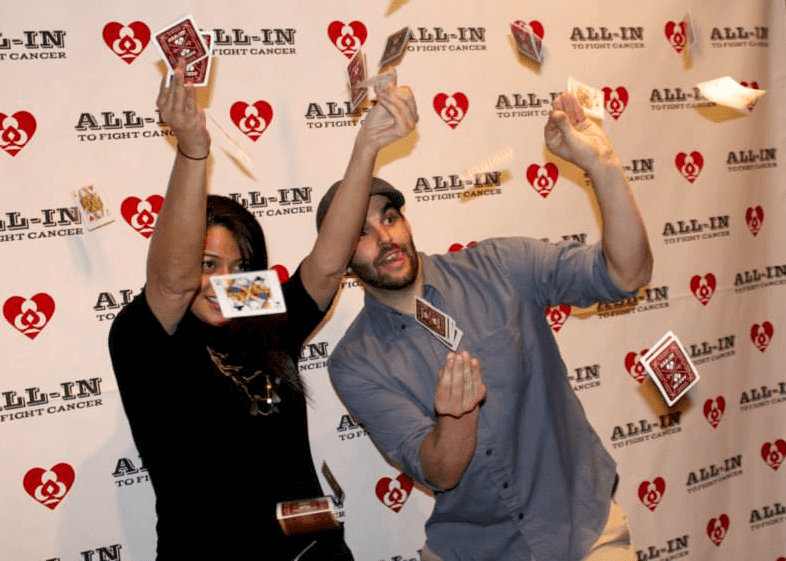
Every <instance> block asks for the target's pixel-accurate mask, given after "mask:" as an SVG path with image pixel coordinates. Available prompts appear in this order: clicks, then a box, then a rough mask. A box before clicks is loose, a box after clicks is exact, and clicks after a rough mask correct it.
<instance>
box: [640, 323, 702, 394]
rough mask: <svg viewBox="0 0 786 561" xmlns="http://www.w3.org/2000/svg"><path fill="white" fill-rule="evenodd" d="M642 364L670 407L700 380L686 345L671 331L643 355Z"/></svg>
mask: <svg viewBox="0 0 786 561" xmlns="http://www.w3.org/2000/svg"><path fill="white" fill-rule="evenodd" d="M641 364H642V366H644V369H645V370H646V371H647V373H648V374H649V375H650V377H651V378H652V380H653V382H655V385H656V386H658V389H659V390H660V393H661V394H662V395H663V398H664V399H665V400H666V404H667V405H668V406H669V407H671V406H672V405H674V404H675V403H677V401H679V400H680V398H682V397H683V396H684V395H685V394H686V393H688V390H690V389H691V388H692V387H693V386H694V385H696V382H698V381H699V373H698V372H697V371H696V367H695V366H693V362H691V359H690V356H688V353H687V352H686V351H685V347H683V346H682V343H681V342H680V340H679V339H677V336H676V335H674V333H672V332H671V331H669V332H668V333H666V334H665V335H664V336H663V337H661V338H660V340H659V341H658V342H657V343H655V345H653V346H652V348H651V349H650V350H649V351H648V352H647V354H645V355H644V356H643V357H642V359H641Z"/></svg>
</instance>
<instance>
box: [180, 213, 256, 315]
mask: <svg viewBox="0 0 786 561" xmlns="http://www.w3.org/2000/svg"><path fill="white" fill-rule="evenodd" d="M243 268H244V263H243V256H242V255H241V253H240V248H239V247H238V245H237V242H236V241H235V238H234V236H233V235H232V233H231V232H230V231H229V230H227V229H226V228H225V227H224V226H210V227H208V229H207V233H206V234H205V249H204V251H203V252H202V280H201V283H200V287H199V291H198V292H197V294H196V296H195V297H194V300H193V301H192V302H191V311H192V312H193V314H194V315H195V316H196V317H198V318H199V319H201V320H202V321H204V322H205V323H207V324H210V325H213V326H219V325H223V324H225V323H226V322H227V321H228V320H227V318H225V317H224V316H223V315H222V314H221V309H220V307H219V305H218V300H217V299H216V294H215V292H214V291H213V287H212V285H211V284H210V277H212V276H213V275H228V274H230V273H239V272H241V271H242V270H243Z"/></svg>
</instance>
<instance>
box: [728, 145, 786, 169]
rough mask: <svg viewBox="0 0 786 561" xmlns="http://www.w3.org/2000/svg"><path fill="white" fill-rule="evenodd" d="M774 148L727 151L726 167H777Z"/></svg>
mask: <svg viewBox="0 0 786 561" xmlns="http://www.w3.org/2000/svg"><path fill="white" fill-rule="evenodd" d="M775 150H776V149H775V148H759V149H758V150H737V151H732V152H729V155H728V156H727V157H726V169H728V170H729V171H749V170H752V169H762V168H775V167H778V161H777V158H776V156H775Z"/></svg>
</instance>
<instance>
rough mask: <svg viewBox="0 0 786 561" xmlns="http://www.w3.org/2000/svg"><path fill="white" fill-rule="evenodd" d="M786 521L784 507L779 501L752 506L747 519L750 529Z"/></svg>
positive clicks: (785, 508)
mask: <svg viewBox="0 0 786 561" xmlns="http://www.w3.org/2000/svg"><path fill="white" fill-rule="evenodd" d="M784 521H786V507H784V506H783V505H782V504H781V503H775V504H773V505H767V506H763V507H761V508H754V509H752V510H751V516H750V518H749V519H748V523H749V524H750V528H751V530H760V529H761V528H766V527H767V526H772V525H774V524H781V523H783V522H784Z"/></svg>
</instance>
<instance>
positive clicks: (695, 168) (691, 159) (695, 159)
mask: <svg viewBox="0 0 786 561" xmlns="http://www.w3.org/2000/svg"><path fill="white" fill-rule="evenodd" d="M674 165H675V166H677V171H679V172H680V173H681V174H682V176H683V177H684V178H685V179H687V180H688V182H689V183H693V182H694V181H696V178H697V177H698V176H699V173H701V168H703V167H704V157H703V156H702V155H701V152H697V151H695V150H694V151H693V152H691V153H690V154H686V153H685V152H680V153H678V154H677V155H676V156H675V157H674Z"/></svg>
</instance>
